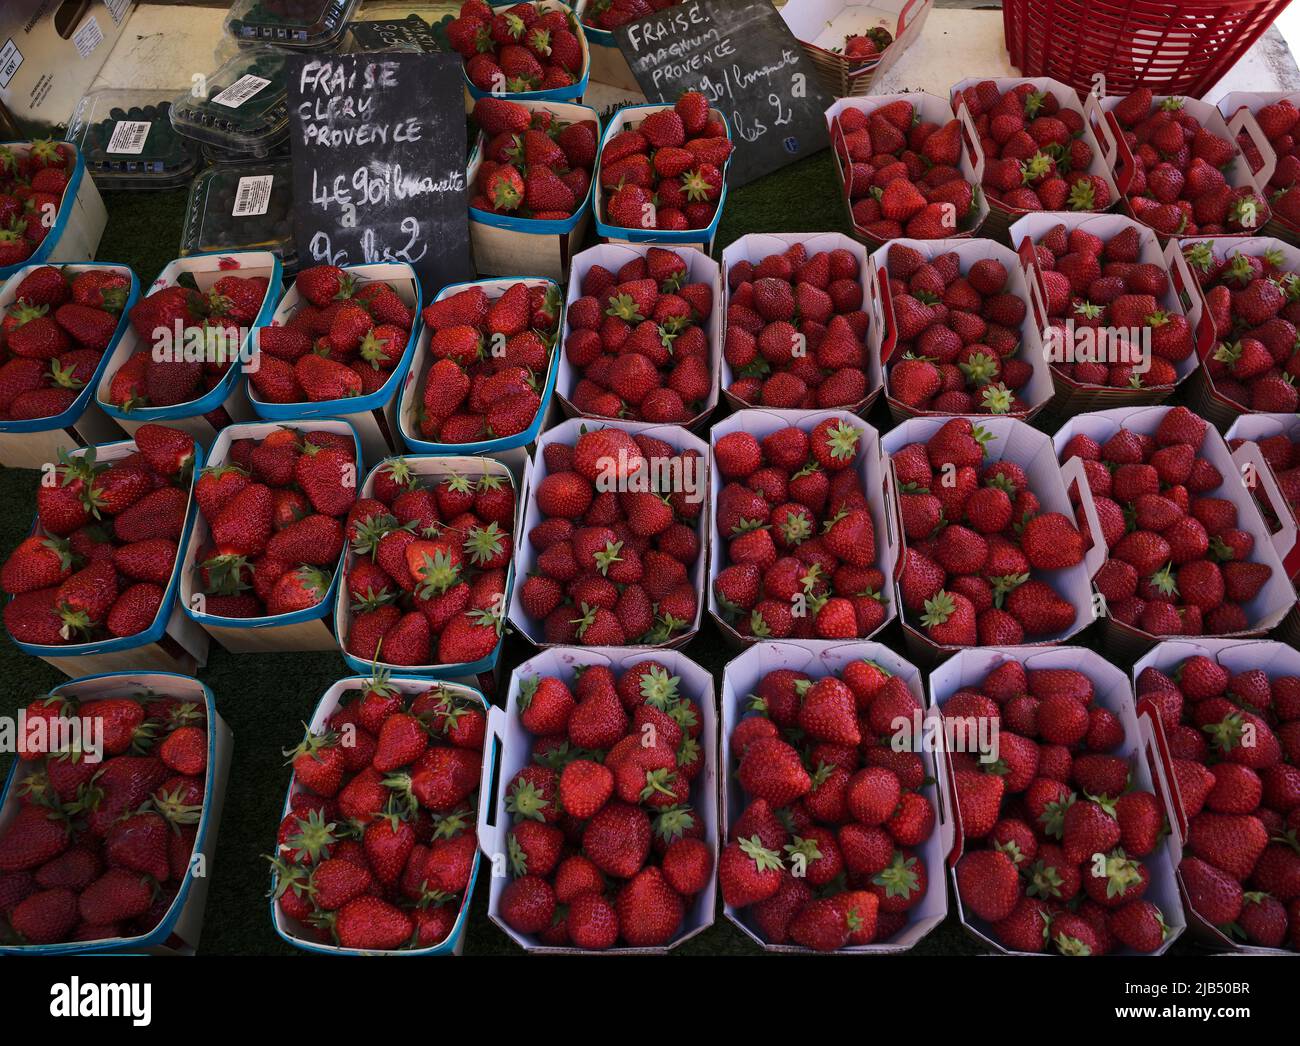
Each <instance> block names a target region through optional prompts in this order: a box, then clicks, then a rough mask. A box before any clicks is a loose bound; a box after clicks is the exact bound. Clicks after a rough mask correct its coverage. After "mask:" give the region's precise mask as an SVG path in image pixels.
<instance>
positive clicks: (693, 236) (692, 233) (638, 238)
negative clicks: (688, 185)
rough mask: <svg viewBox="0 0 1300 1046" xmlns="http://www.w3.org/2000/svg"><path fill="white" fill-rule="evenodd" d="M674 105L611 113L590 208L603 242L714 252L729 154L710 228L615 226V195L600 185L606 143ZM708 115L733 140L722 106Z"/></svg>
mask: <svg viewBox="0 0 1300 1046" xmlns="http://www.w3.org/2000/svg"><path fill="white" fill-rule="evenodd" d="M671 108H673V107H672V106H671V105H664V104H662V103H659V102H651V103H647V104H646V105H625V106H623V107H622V108H621V109H619V110H618V112H616V113H615V114H614V115H613V116H611V117H610V119H609V123H608V124H606V125H605V133H604V134H603V135H602V136H601V139H600V150H599V152H598V154H597V160H596V170H595V171H594V172H593V173H592V182H593V183H594V184H593V186H592V190H591V193H592V195H591V208H592V211H593V212H594V213H595V216H596V234H597V235H598V236H599V237H600V238H601V241H602V242H604V243H658V244H670V245H673V246H678V247H695V248H697V249H698V250H701V251H703V252H704V253H705V254H711V253H712V252H713V238H714V236H715V235H717V232H718V226H719V225H720V224H721V223H722V209H723V207H725V206H726V205H727V171H728V170H730V169H731V156H728V157H727V162H726V163H724V164H723V165H722V194H721V195H720V196H719V197H718V201H717V203H718V207H717V210H716V211H715V212H714V215H713V220H712V221H711V222H709V225H708V228H705V229H681V230H675V229H652V228H645V229H629V228H627V227H626V226H622V225H616V224H615V223H614V222H613V221H612V220H611V219H609V218H608V217H607V212H606V210H605V207H606V204H607V203H608V200H609V197H611V196H613V193H609V192H606V190H605V189H604V187H603V186H602V185H601V174H602V168H603V166H604V164H603V162H602V160H601V157H603V156H604V153H605V145H606V143H608V142H609V140H610V139H611V138H613V137H614V136H615V135H617V134H621V133H622V132H623V131H630V130H634V129H636V128H637V127H640V126H641V123H642V121H644V120H645V118H646V117H647V116H650V115H652V114H654V113H661V112H664V111H665V110H667V109H671ZM709 117H710V119H713V120H717V121H718V122H719V123H721V124H722V126H723V127H725V128H726V129H727V138H728V140H731V125H730V124H729V123H728V122H727V118H726V116H724V115H723V113H722V111H721V110H720V109H710V110H709ZM733 155H734V152H733Z"/></svg>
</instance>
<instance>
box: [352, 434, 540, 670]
mask: <svg viewBox="0 0 1300 1046" xmlns="http://www.w3.org/2000/svg"><path fill="white" fill-rule="evenodd" d="M514 527H515V488H514V484H513V483H512V482H511V480H510V477H509V476H502V475H497V474H494V473H490V472H488V471H487V470H486V469H485V470H484V473H483V475H482V476H480V477H478V479H477V480H475V479H473V478H472V477H469V476H465V475H461V474H459V473H455V472H452V473H448V474H447V475H445V476H441V477H439V478H438V479H437V480H436V482H434V481H428V480H425V479H424V478H423V477H420V476H417V475H416V474H415V473H413V472H412V471H411V470H410V467H409V466H408V465H407V463H406V462H405V461H404V460H403V459H402V458H390V459H389V460H388V461H387V462H385V463H384V464H383V465H382V466H380V468H379V469H378V470H377V471H376V472H375V474H374V479H373V482H372V490H371V492H370V496H369V497H363V498H361V499H360V500H358V501H357V503H356V504H355V505H353V506H352V510H351V511H350V512H349V513H348V519H347V523H346V525H345V528H344V529H345V533H346V536H347V540H348V541H349V542H350V543H351V545H352V553H353V554H352V555H351V556H349V557H348V562H347V563H346V564H345V566H344V569H345V571H346V573H345V575H344V578H343V585H344V589H343V592H342V593H340V596H339V598H340V599H348V600H350V601H351V607H352V619H351V623H350V624H349V626H348V634H347V637H346V639H345V641H344V649H346V650H347V651H348V653H350V654H352V655H353V656H354V657H359V658H361V659H363V660H365V661H378V662H383V663H384V664H389V665H428V664H440V665H463V664H469V663H471V662H475V661H480V660H482V659H483V658H485V657H487V656H488V655H489V654H491V653H492V651H493V650H494V649H496V645H497V643H498V641H499V640H500V638H501V619H502V618H503V617H504V615H505V604H506V590H507V588H506V583H507V578H508V576H509V573H508V572H509V567H510V562H511V560H512V559H513V557H514V539H513V531H514Z"/></svg>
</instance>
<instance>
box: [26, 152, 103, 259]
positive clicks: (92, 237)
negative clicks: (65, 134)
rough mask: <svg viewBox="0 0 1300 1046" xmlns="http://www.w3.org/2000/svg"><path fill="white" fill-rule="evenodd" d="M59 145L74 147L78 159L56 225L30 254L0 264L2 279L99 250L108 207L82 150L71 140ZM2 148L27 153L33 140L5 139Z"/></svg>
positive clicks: (83, 256) (74, 164)
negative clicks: (87, 166) (42, 265)
mask: <svg viewBox="0 0 1300 1046" xmlns="http://www.w3.org/2000/svg"><path fill="white" fill-rule="evenodd" d="M59 144H60V145H62V146H64V147H65V148H67V149H71V150H72V152H73V155H74V156H75V162H74V163H73V166H72V172H71V174H70V175H69V177H68V185H67V187H66V188H65V189H64V190H63V198H62V199H61V200H60V201H59V210H58V213H57V214H55V216H54V224H53V225H52V226H51V227H50V231H49V232H48V233H46V235H45V239H43V240H42V241H41V242H40V244H39V245H38V246H37V248H36V250H34V251H33V252H32V254H31V257H29V258H27V259H25V260H24V261H21V262H18V263H17V264H15V265H0V280H5V279H8V278H9V277H10V276H12V275H13V274H14V273H15V272H17V271H18V270H19V269H22V268H26V267H27V266H28V265H37V264H39V263H40V262H56V261H57V262H61V261H75V260H77V259H79V258H93V257H94V256H95V252H96V251H97V250H99V241H100V238H101V237H102V236H103V235H104V226H106V225H107V224H108V210H107V209H106V208H105V207H104V201H103V199H102V198H101V197H100V195H99V189H98V188H96V186H95V182H94V180H93V179H91V178H90V177H88V176H87V175H86V161H85V160H84V159H83V158H82V155H81V152H80V150H79V149H78V148H77V147H76V146H75V145H73V144H72V143H71V142H60V143H59ZM0 148H5V149H9V150H11V151H13V152H14V153H16V154H17V155H19V156H26V155H27V153H28V152H29V151H30V150H31V142H4V143H0Z"/></svg>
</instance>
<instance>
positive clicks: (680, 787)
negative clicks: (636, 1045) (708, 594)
mask: <svg viewBox="0 0 1300 1046" xmlns="http://www.w3.org/2000/svg"><path fill="white" fill-rule="evenodd" d="M518 709H519V722H520V725H521V726H523V728H524V729H525V730H527V731H528V732H529V733H530V734H531V735H532V737H533V741H532V759H531V761H529V763H528V764H527V765H525V766H524V767H523V769H521V770H520V771H519V772H518V773H516V774H515V775H514V777H512V778H511V779H510V783H509V784H508V785H507V786H506V797H505V805H506V810H507V811H508V812H509V813H510V814H511V815H512V817H513V820H514V823H513V825H512V827H511V829H510V832H509V835H508V836H507V844H506V845H507V851H508V854H509V860H510V870H511V873H512V878H511V881H510V883H509V884H508V885H507V886H506V888H505V889H504V890H502V892H501V900H500V914H501V918H502V920H503V921H504V922H505V924H506V925H507V926H509V927H510V928H511V929H513V930H515V931H516V932H518V933H522V934H529V935H535V936H536V938H537V941H538V943H539V944H543V945H550V946H552V947H557V946H558V947H566V946H571V947H574V948H582V949H584V950H604V949H606V948H612V947H614V946H615V945H616V944H618V943H619V942H622V944H623V945H625V946H627V947H630V948H655V947H662V946H664V945H667V944H670V943H671V942H672V941H673V939H674V938H675V937H677V935H678V933H679V931H680V930H681V926H682V920H683V918H684V917H685V914H686V910H687V908H688V907H689V906H690V905H691V904H692V902H693V898H694V897H695V895H696V894H698V893H699V892H700V891H702V890H704V889H705V888H706V887H707V886H708V885H709V883H711V882H712V881H713V854H714V850H713V846H712V845H711V843H710V841H709V840H707V839H705V838H704V822H703V820H702V819H701V817H700V815H699V814H698V813H697V812H696V809H695V807H696V806H697V805H698V804H700V803H708V802H711V801H712V800H713V796H712V795H710V794H709V793H708V792H707V791H706V790H705V788H704V784H703V781H700V784H699V785H698V786H697V785H696V782H697V780H699V779H700V774H701V771H703V769H704V766H705V754H704V748H703V746H704V745H707V744H710V743H711V741H712V739H711V738H708V737H703V736H701V732H700V731H701V728H702V726H703V720H702V718H701V716H700V711H699V708H698V697H697V696H695V695H691V694H686V693H683V692H682V691H681V679H680V677H679V676H675V675H672V674H671V672H670V671H669V670H668V669H667V668H665V667H664V666H663V664H662V663H660V662H658V661H655V660H654V659H648V660H645V661H639V662H637V663H636V664H635V665H633V666H632V667H631V668H629V669H627V670H626V671H624V672H622V673H619V674H618V675H615V673H614V672H612V671H610V669H609V668H608V667H606V666H605V665H586V666H579V667H578V668H577V670H576V672H575V673H574V678H573V679H568V680H566V679H561V678H559V677H556V676H541V675H533V676H529V677H527V678H524V679H521V680H520V683H519V701H518Z"/></svg>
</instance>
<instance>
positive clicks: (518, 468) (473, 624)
mask: <svg viewBox="0 0 1300 1046" xmlns="http://www.w3.org/2000/svg"><path fill="white" fill-rule="evenodd" d="M394 465H397V466H398V467H399V475H400V479H399V477H398V476H394V474H393V473H392V471H391V470H392V468H393V466H394ZM455 476H461V477H466V478H469V479H472V480H473V481H474V482H472V483H471V484H470V487H471V501H472V500H473V497H474V496H475V495H477V493H478V492H479V490H480V489H481V490H484V491H487V490H493V491H500V490H504V489H507V488H508V489H509V490H510V492H511V493H512V495H513V497H514V506H513V525H511V526H510V527H509V532H508V533H500V532H502V531H505V530H506V529H507V528H506V527H504V526H498V530H497V531H493V532H492V533H493V535H494V536H495V538H496V541H495V545H496V552H495V553H493V554H492V555H493V556H495V555H497V554H500V553H502V552H505V553H506V554H508V556H509V562H508V563H507V564H506V566H505V568H504V570H505V577H504V579H503V580H502V582H501V583H502V584H503V585H504V591H498V592H497V594H496V595H494V596H493V597H492V598H491V600H489V601H488V602H489V605H488V606H486V607H484V606H479V607H477V608H475V609H474V610H472V611H471V610H470V609H469V607H470V606H472V604H468V603H467V604H465V605H462V606H461V607H460V608H459V609H456V607H455V604H452V609H451V612H450V614H449V620H446V621H445V622H444V623H443V626H442V630H441V632H439V634H438V635H437V636H433V635H432V631H433V630H432V629H431V627H429V626H425V627H424V628H423V629H421V630H420V631H422V632H423V633H424V636H425V638H424V641H423V643H424V645H426V646H427V648H428V650H429V656H430V659H431V660H430V662H427V663H418V662H417V663H411V661H410V659H409V655H406V654H404V655H403V657H402V660H401V661H400V662H399V661H391V660H390V661H385V660H384V656H383V655H384V649H383V642H384V641H387V642H388V643H389V646H388V650H389V656H390V657H391V656H392V650H393V648H394V644H395V643H397V639H396V638H394V633H398V634H405V631H406V630H405V629H402V630H401V632H399V629H401V625H402V622H403V621H405V620H406V619H407V618H409V617H411V616H412V615H414V616H415V617H420V616H421V615H422V613H423V611H422V609H421V608H420V607H418V606H416V605H415V604H414V603H412V605H411V606H410V607H409V608H408V609H405V610H403V608H402V607H400V606H399V607H397V608H396V610H397V613H396V620H394V621H392V622H389V623H388V624H387V625H386V627H384V628H383V630H382V631H381V632H380V634H379V635H378V637H377V640H378V641H377V646H378V649H376V650H375V653H374V655H373V656H366V657H363V656H360V655H358V654H356V653H354V652H353V647H354V646H356V645H357V643H358V642H360V638H359V637H358V636H357V635H354V632H353V630H354V628H355V627H356V626H357V625H358V623H359V622H360V621H361V620H362V619H363V618H365V617H367V616H368V614H367V613H363V612H361V611H360V610H359V609H354V604H353V598H354V596H355V595H358V594H365V592H366V591H369V585H367V588H366V589H363V590H362V592H361V593H354V592H353V590H352V589H351V588H350V587H349V586H350V585H351V574H352V571H353V570H354V569H355V568H356V566H357V564H358V563H359V562H361V561H363V560H364V558H365V553H363V552H362V551H359V549H358V547H357V546H358V545H359V539H360V538H362V537H363V536H364V535H362V534H361V533H360V531H359V530H358V527H357V524H360V523H362V522H364V521H365V520H366V518H367V517H380V521H381V522H380V526H379V527H378V528H377V529H376V532H375V534H373V535H371V538H372V540H373V541H374V543H375V545H376V550H378V547H379V545H380V543H381V537H380V536H377V535H387V534H389V533H394V532H397V531H401V530H402V528H401V527H399V526H398V517H397V516H396V515H395V514H394V513H393V512H392V511H391V509H392V508H393V507H394V506H395V505H396V501H397V498H398V497H400V496H401V493H402V492H404V491H413V490H426V491H429V492H430V494H432V492H433V489H434V487H436V486H437V485H439V484H441V483H442V482H443V481H444V480H448V479H450V478H451V477H455ZM532 481H533V463H532V459H531V458H530V457H529V456H528V454H527V452H526V451H525V450H523V449H522V448H516V449H513V450H504V451H500V452H499V453H497V454H496V455H495V456H493V457H490V458H487V457H483V458H475V457H455V456H449V455H444V456H433V455H428V456H425V455H407V456H404V457H395V458H389V459H387V460H386V461H383V462H381V463H380V464H378V465H376V466H375V467H374V468H372V469H371V470H370V474H369V475H368V476H366V480H365V482H364V483H363V484H362V486H361V490H360V492H359V499H360V500H359V502H358V503H359V504H360V503H366V505H367V509H368V511H366V512H360V513H358V514H357V515H356V516H355V517H354V520H353V527H352V530H353V532H354V534H355V537H353V543H352V544H349V545H348V546H347V547H346V548H345V549H344V554H343V567H342V570H341V572H340V584H341V587H340V589H339V596H338V598H337V599H336V600H335V603H334V635H335V636H336V637H337V639H338V643H339V646H340V648H341V650H342V654H343V660H344V661H346V662H347V663H348V666H349V667H350V668H352V669H353V670H354V671H356V672H367V671H372V670H373V671H378V670H380V669H383V670H385V671H391V672H398V673H402V674H405V675H427V676H433V677H436V678H439V679H463V678H466V677H470V676H475V675H478V674H480V673H484V672H492V671H494V670H495V668H496V666H497V659H498V658H499V657H500V655H501V645H502V639H501V633H502V630H503V629H504V624H505V611H506V607H507V606H509V605H510V591H511V588H512V587H513V583H514V578H515V575H516V574H517V573H521V570H517V569H516V568H517V566H518V567H520V568H522V567H523V564H522V563H519V562H518V560H519V543H520V542H519V538H520V535H521V534H522V533H523V529H522V528H523V521H524V511H525V506H526V504H527V502H528V500H529V499H528V494H529V490H530V489H531V485H532ZM377 484H383V485H384V487H385V497H386V498H387V500H386V501H385V500H384V499H380V498H377V497H376V494H375V491H376V485H377ZM488 484H490V486H489V485H488ZM381 508H382V509H383V511H380V509H381ZM416 508H417V509H420V510H423V506H416ZM355 511H357V510H355V509H354V512H355ZM433 511H435V512H436V513H437V514H438V515H439V517H440V518H439V523H440V524H451V525H452V527H454V526H455V521H456V519H459V518H460V517H459V516H457V517H455V519H451V520H449V519H445V518H441V517H442V516H444V515H445V513H443V512H441V511H440V509H439V506H438V505H437V502H436V500H435V502H434V506H433ZM464 514H465V513H461V515H462V516H463V515H464ZM412 518H416V517H412ZM403 522H405V520H403ZM480 523H481V517H480ZM475 525H476V526H479V529H480V530H483V531H485V532H486V531H488V530H489V529H490V527H491V524H489V525H488V526H487V527H482V526H481V525H480V524H475ZM449 532H450V533H452V534H453V538H452V539H451V540H458V541H459V540H460V533H459V531H457V530H454V529H452V530H449ZM404 533H406V536H407V537H408V538H409V537H411V534H410V532H406V531H404ZM466 536H467V537H468V536H469V535H468V532H466ZM438 540H443V539H442V538H439V539H438ZM430 551H431V554H433V555H435V556H436V554H437V553H436V552H434V551H433V550H430ZM488 551H490V550H488ZM402 554H403V555H404V554H405V549H403V550H402ZM383 559H384V557H383V556H381V555H379V554H378V551H376V554H374V555H373V562H371V563H370V566H372V567H375V568H376V569H378V570H379V571H380V574H381V575H382V574H386V573H387V571H386V570H385V568H384V567H382V566H380V565H379V564H380V563H382V562H383ZM470 562H471V555H470V554H469V550H466V555H465V556H464V557H463V564H462V565H461V566H462V569H460V570H458V572H457V579H456V583H455V584H453V585H451V586H450V587H452V588H457V589H458V588H459V587H460V586H461V584H462V583H464V582H465V580H466V579H467V578H469V571H470V569H471V568H470V566H469V564H470ZM485 562H486V560H485ZM425 567H426V568H427V567H428V564H427V563H426V564H425ZM406 569H407V570H410V566H409V563H408V565H407V568H406ZM495 569H498V568H494V569H493V570H488V569H484V570H482V571H480V572H479V573H478V575H477V576H479V577H481V576H484V575H487V574H489V573H493V572H494V570H495ZM372 573H373V572H372ZM421 573H422V574H423V573H424V568H422V571H421ZM526 573H527V570H522V574H526ZM374 576H375V577H376V579H378V578H379V577H380V575H374ZM414 580H415V579H414V578H413V579H412V581H414ZM470 580H473V579H472V578H471V579H470ZM381 584H382V586H383V587H384V588H387V586H388V585H389V584H393V585H395V586H396V587H397V588H398V589H400V590H401V591H398V592H394V593H393V595H395V596H396V597H397V598H396V599H393V598H387V599H384V600H382V601H381V602H380V604H379V606H378V608H377V609H375V610H373V611H370V612H369V614H381V615H382V614H384V612H385V611H388V610H390V609H392V608H393V606H394V604H395V603H397V602H400V601H401V600H402V599H404V598H405V597H406V596H407V595H411V594H412V593H411V592H409V591H408V590H405V589H404V588H403V587H402V583H401V579H397V580H394V579H393V578H392V577H388V578H386V579H385V580H382V581H381ZM447 587H448V586H446V585H442V584H439V585H438V586H437V587H435V588H432V589H431V598H430V600H429V601H430V602H434V601H436V600H437V599H438V598H439V596H440V595H441V594H443V593H445V592H446V589H447ZM466 587H469V586H466ZM377 594H378V593H377ZM471 598H472V597H471ZM389 616H390V617H391V616H392V615H389ZM438 616H441V617H447V616H448V615H447V614H442V613H440V614H439V615H438ZM426 620H430V621H431V619H429V618H426ZM456 622H460V625H458V626H457V627H458V629H459V631H458V633H457V635H458V636H459V639H458V640H456V641H457V642H459V643H461V644H462V645H463V644H473V645H474V646H476V647H477V646H480V645H482V644H483V643H484V636H483V634H482V631H483V630H484V629H486V628H487V627H489V626H491V627H492V628H493V629H494V630H495V632H496V639H495V642H494V643H493V644H492V646H491V648H490V649H489V650H488V651H487V652H485V653H482V654H475V655H474V656H472V657H466V658H462V659H459V660H454V661H448V662H438V661H434V660H433V658H434V657H436V656H437V654H438V650H439V647H440V645H441V641H442V639H443V637H444V636H445V635H451V627H452V625H453V624H456ZM460 626H465V627H460ZM367 635H369V632H368V630H367ZM369 641H370V640H369V639H367V642H369ZM448 645H449V647H450V646H451V645H452V641H450V640H449V641H448ZM371 649H375V644H374V643H372V644H371ZM404 649H405V648H404ZM412 649H418V647H414V648H412Z"/></svg>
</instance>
